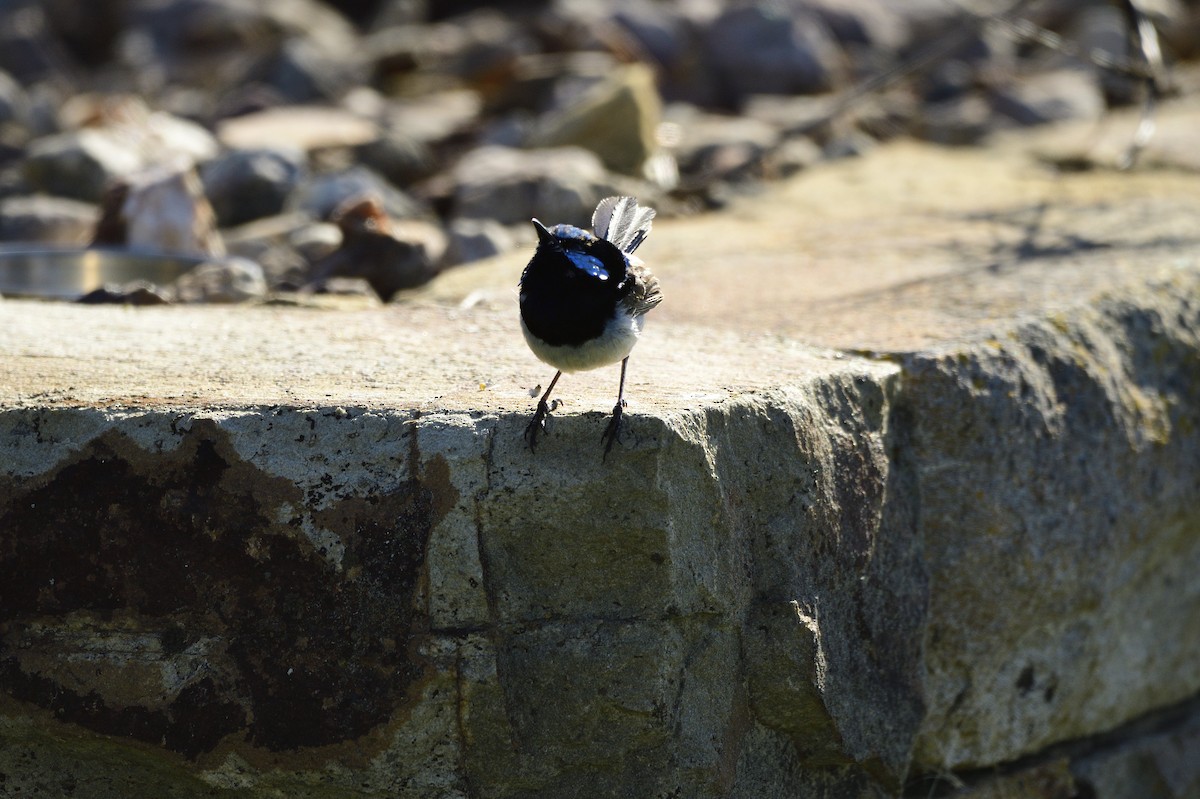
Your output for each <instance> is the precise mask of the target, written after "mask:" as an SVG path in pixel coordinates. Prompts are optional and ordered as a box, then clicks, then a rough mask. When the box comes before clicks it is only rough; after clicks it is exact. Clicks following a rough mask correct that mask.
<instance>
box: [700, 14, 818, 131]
mask: <svg viewBox="0 0 1200 799" xmlns="http://www.w3.org/2000/svg"><path fill="white" fill-rule="evenodd" d="M705 49H706V51H707V52H708V54H709V57H710V58H711V59H712V65H713V68H714V69H715V71H716V80H717V81H718V85H719V86H720V88H721V91H722V100H723V101H724V102H725V103H726V104H727V105H729V106H730V107H733V108H737V107H739V106H740V105H741V103H742V101H743V100H744V99H745V98H747V97H749V96H750V95H753V94H817V93H820V92H826V91H829V90H830V89H832V88H833V87H834V86H835V85H836V84H837V82H838V81H837V79H836V76H837V74H838V73H839V71H840V70H841V65H840V63H839V59H840V52H839V50H838V47H837V44H836V43H835V42H834V41H833V39H832V37H831V36H830V35H829V33H828V31H827V30H826V29H825V27H824V25H823V24H822V23H821V21H820V19H819V18H818V17H817V16H816V15H815V14H812V13H809V12H805V11H803V10H800V9H795V10H793V9H789V8H788V7H787V6H782V5H774V4H772V5H754V6H741V7H735V8H731V9H730V10H728V11H726V12H724V13H723V14H721V15H720V16H719V17H717V18H716V19H715V20H714V21H713V22H712V24H711V25H710V26H709V28H708V31H707V34H706V37H705Z"/></svg>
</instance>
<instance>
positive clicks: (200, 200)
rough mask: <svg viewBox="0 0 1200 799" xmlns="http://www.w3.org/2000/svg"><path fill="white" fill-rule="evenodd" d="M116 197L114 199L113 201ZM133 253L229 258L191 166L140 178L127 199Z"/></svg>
mask: <svg viewBox="0 0 1200 799" xmlns="http://www.w3.org/2000/svg"><path fill="white" fill-rule="evenodd" d="M110 196H111V195H110ZM120 216H121V218H122V220H123V222H124V228H125V241H124V242H123V243H124V244H125V245H126V246H128V247H138V248H146V249H150V250H157V251H162V252H174V253H184V254H191V255H216V256H220V255H224V254H225V245H224V244H223V243H222V241H221V236H220V234H219V233H218V232H217V225H216V215H215V214H214V213H213V209H212V206H211V205H209V202H208V199H207V198H206V197H205V196H204V188H203V186H202V184H201V183H200V178H199V176H198V175H197V174H196V172H195V170H194V169H192V168H191V166H190V165H185V166H183V167H178V166H177V167H174V168H156V169H153V170H150V171H148V172H144V173H142V174H139V175H135V176H134V177H133V178H131V179H130V180H129V182H128V190H127V191H126V192H125V193H124V196H123V197H122V198H121V204H120Z"/></svg>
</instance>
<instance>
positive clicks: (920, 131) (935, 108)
mask: <svg viewBox="0 0 1200 799" xmlns="http://www.w3.org/2000/svg"><path fill="white" fill-rule="evenodd" d="M995 127H996V126H995V120H994V115H993V113H992V107H991V105H990V104H989V103H988V101H987V100H985V99H983V98H982V97H980V96H979V95H978V94H968V95H963V96H962V97H955V98H953V99H950V100H944V101H942V102H940V103H927V104H926V105H925V107H924V108H923V109H922V110H921V113H920V114H919V115H918V116H917V118H916V119H914V120H913V134H914V135H915V136H917V137H919V138H922V139H925V140H926V141H931V142H936V143H937V144H951V145H956V146H961V145H968V144H978V143H979V142H981V141H983V139H984V138H985V137H986V136H988V135H989V134H990V133H992V132H993V131H994V130H995Z"/></svg>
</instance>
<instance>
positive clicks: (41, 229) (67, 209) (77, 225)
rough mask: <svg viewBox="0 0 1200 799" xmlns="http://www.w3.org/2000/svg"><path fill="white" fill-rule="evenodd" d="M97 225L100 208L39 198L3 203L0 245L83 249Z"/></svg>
mask: <svg viewBox="0 0 1200 799" xmlns="http://www.w3.org/2000/svg"><path fill="white" fill-rule="evenodd" d="M95 222H96V206H94V205H90V204H88V203H82V202H78V201H77V200H68V199H64V198H62V197H48V196H46V195H42V194H35V195H31V196H28V197H9V198H6V199H3V200H0V241H30V242H38V243H41V244H62V245H81V244H83V243H84V242H86V241H87V240H88V236H89V235H90V234H91V232H92V226H93V225H94V224H95Z"/></svg>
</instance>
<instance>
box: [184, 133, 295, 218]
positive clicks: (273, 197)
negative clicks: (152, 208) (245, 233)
mask: <svg viewBox="0 0 1200 799" xmlns="http://www.w3.org/2000/svg"><path fill="white" fill-rule="evenodd" d="M305 174H306V166H305V159H304V154H303V153H302V152H300V151H299V150H294V149H291V148H289V147H287V146H280V147H276V148H272V149H246V150H233V151H232V152H228V153H226V154H225V155H222V156H220V157H219V158H216V159H214V160H212V161H210V162H209V163H207V164H205V165H204V168H203V170H202V171H201V176H202V178H203V180H204V191H205V194H207V195H208V199H209V202H211V203H212V207H213V210H214V211H215V212H216V214H217V219H218V221H219V222H220V224H221V227H228V226H232V225H241V224H243V223H245V222H249V221H251V220H253V219H260V218H263V217H268V216H273V215H275V214H278V213H279V212H280V211H282V210H283V207H284V205H285V204H286V202H287V198H288V196H289V195H290V194H291V193H292V192H293V191H294V190H295V189H296V187H297V186H298V185H299V184H300V181H301V180H302V179H303V178H304V176H305Z"/></svg>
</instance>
